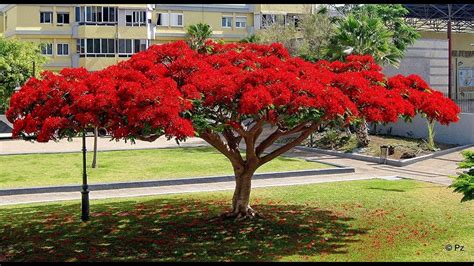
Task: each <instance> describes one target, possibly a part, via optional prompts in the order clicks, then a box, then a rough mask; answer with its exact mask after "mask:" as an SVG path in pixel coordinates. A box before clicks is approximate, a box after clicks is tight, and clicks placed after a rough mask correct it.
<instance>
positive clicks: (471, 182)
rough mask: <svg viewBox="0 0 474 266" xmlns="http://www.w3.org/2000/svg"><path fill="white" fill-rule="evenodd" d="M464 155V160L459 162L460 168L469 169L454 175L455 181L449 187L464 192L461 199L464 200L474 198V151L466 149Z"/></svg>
mask: <svg viewBox="0 0 474 266" xmlns="http://www.w3.org/2000/svg"><path fill="white" fill-rule="evenodd" d="M462 155H463V156H464V161H463V162H461V163H460V164H459V168H461V169H469V170H468V171H467V172H464V173H461V174H459V176H457V177H454V178H455V181H454V182H453V183H452V184H451V185H450V186H449V187H452V188H454V192H458V193H462V194H464V197H463V198H462V199H461V202H464V201H469V200H473V199H474V151H464V152H463V153H462Z"/></svg>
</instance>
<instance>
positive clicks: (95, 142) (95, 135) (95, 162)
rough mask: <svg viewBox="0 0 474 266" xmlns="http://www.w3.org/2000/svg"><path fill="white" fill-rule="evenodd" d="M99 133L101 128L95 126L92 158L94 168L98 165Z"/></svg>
mask: <svg viewBox="0 0 474 266" xmlns="http://www.w3.org/2000/svg"><path fill="white" fill-rule="evenodd" d="M98 135H99V129H98V128H97V127H95V128H94V156H93V158H92V168H96V167H97V137H98Z"/></svg>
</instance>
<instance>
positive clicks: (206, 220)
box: [0, 199, 367, 261]
mask: <svg viewBox="0 0 474 266" xmlns="http://www.w3.org/2000/svg"><path fill="white" fill-rule="evenodd" d="M227 204H228V202H224V201H222V202H217V201H197V200H189V199H186V200H185V199H156V200H151V201H146V202H138V203H137V202H134V201H127V202H116V203H104V204H98V205H92V206H91V212H92V217H91V222H89V223H86V224H83V223H81V222H80V221H79V219H78V215H79V213H80V206H79V205H78V204H74V205H66V206H61V205H59V204H58V205H47V206H37V207H25V208H15V209H4V210H1V211H0V233H1V234H0V240H1V245H0V247H1V248H2V249H3V250H0V251H2V252H0V253H3V254H5V255H4V256H5V258H6V260H7V261H119V260H126V261H274V260H277V259H278V258H280V257H282V256H288V255H301V256H312V255H317V254H322V253H325V254H331V253H332V254H343V253H347V245H348V244H349V243H351V242H356V241H357V240H356V238H357V237H358V235H361V234H365V233H366V232H367V231H366V229H362V228H351V226H350V224H349V222H350V220H353V218H350V217H345V216H340V215H339V216H337V215H335V214H334V213H332V212H330V211H327V210H321V209H317V208H314V207H311V206H302V205H278V204H272V203H270V204H256V205H255V206H253V207H254V208H255V209H256V210H257V211H259V212H261V213H263V214H264V215H265V218H260V219H254V220H249V221H242V222H236V221H233V220H221V219H217V220H212V219H211V218H213V217H215V216H216V215H218V214H220V213H222V212H224V211H225V210H227V208H228V206H227Z"/></svg>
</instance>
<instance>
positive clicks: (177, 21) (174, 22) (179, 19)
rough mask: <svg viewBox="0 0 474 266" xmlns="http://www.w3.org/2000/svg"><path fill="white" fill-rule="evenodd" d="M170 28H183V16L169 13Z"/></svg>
mask: <svg viewBox="0 0 474 266" xmlns="http://www.w3.org/2000/svg"><path fill="white" fill-rule="evenodd" d="M171 26H183V14H179V13H171Z"/></svg>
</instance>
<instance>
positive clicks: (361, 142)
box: [356, 119, 370, 147]
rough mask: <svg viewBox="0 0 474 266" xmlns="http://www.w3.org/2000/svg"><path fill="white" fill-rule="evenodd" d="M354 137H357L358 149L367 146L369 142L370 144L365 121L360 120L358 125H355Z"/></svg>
mask: <svg viewBox="0 0 474 266" xmlns="http://www.w3.org/2000/svg"><path fill="white" fill-rule="evenodd" d="M356 136H357V146H359V147H367V146H369V142H370V138H369V127H368V125H367V121H365V119H362V121H361V122H360V124H359V125H357V129H356Z"/></svg>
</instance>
